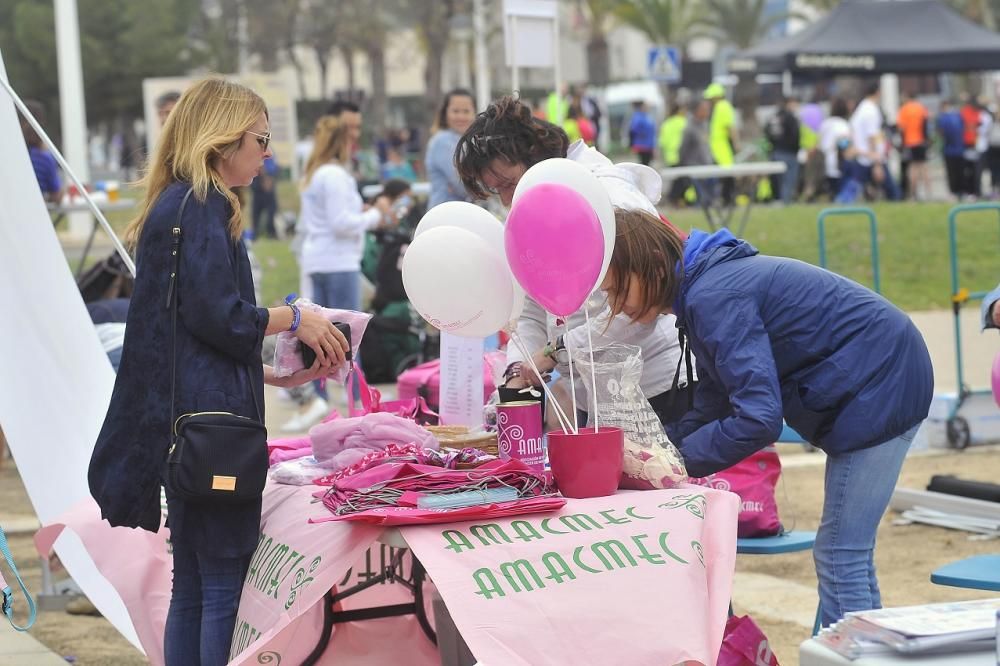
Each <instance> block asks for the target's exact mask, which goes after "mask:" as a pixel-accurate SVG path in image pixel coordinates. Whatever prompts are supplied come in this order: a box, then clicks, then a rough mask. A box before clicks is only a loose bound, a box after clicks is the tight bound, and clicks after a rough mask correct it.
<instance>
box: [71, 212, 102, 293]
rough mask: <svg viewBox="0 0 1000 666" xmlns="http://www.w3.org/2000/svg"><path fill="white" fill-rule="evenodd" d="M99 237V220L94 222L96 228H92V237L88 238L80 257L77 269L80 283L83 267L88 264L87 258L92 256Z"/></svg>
mask: <svg viewBox="0 0 1000 666" xmlns="http://www.w3.org/2000/svg"><path fill="white" fill-rule="evenodd" d="M96 235H97V220H94V226H92V227H91V228H90V235H89V236H88V237H87V244H86V245H84V246H83V254H81V255H80V263H79V265H77V267H76V279H77V280H78V281H79V279H80V276H81V275H83V267H84V265H85V264H86V263H87V256H88V255H89V254H90V248H91V246H92V245H93V244H94V236H96Z"/></svg>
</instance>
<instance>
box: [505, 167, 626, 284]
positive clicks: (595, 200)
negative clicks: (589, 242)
mask: <svg viewBox="0 0 1000 666" xmlns="http://www.w3.org/2000/svg"><path fill="white" fill-rule="evenodd" d="M542 183H555V184H557V185H565V186H566V187H569V188H570V189H572V190H574V191H575V192H576V193H577V194H580V195H581V196H583V198H584V199H586V200H587V202H588V203H589V204H590V205H591V206H593V208H594V212H596V213H597V217H598V219H599V220H600V221H601V231H602V232H603V233H604V260H603V262H602V263H601V272H600V274H599V275H598V277H597V283H596V284H595V285H594V288H595V289H597V288H598V287H600V286H601V283H602V282H604V276H605V274H607V272H608V264H610V263H611V254H612V253H613V252H614V250H615V229H616V227H615V209H614V206H612V205H611V198H610V197H609V196H608V191H607V190H606V189H605V188H604V186H603V185H602V184H601V181H600V180H598V178H597V176H595V175H594V174H593V173H591V171H590V170H589V169H587V167H585V166H583V165H582V164H577V163H576V162H574V161H573V160H568V159H566V158H564V157H554V158H551V159H547V160H543V161H541V162H539V163H538V164H536V165H534V166H533V167H531V168H530V169H528V170H527V171H525V172H524V175H523V176H521V180H520V181H518V183H517V187H516V188H515V189H514V197H513V203H512V204H511V206H513V204H516V203H517V200H518V199H519V198H520V196H521V195H523V194H524V193H525V192H526V191H528V189H529V188H531V187H534V186H535V185H540V184H542ZM553 251H554V252H558V251H559V249H558V248H553Z"/></svg>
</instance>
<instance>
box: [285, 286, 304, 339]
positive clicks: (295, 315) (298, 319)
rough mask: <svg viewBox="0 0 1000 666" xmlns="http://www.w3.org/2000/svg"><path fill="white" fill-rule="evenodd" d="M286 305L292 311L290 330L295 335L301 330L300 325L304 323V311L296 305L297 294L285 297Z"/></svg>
mask: <svg viewBox="0 0 1000 666" xmlns="http://www.w3.org/2000/svg"><path fill="white" fill-rule="evenodd" d="M285 305H287V306H288V307H290V308H291V309H292V325H291V327H290V328H289V329H288V330H289V331H291V332H293V333H294V332H295V331H297V330H298V329H299V324H301V323H302V311H301V310H299V306H297V305H296V304H295V294H288V296H286V297H285Z"/></svg>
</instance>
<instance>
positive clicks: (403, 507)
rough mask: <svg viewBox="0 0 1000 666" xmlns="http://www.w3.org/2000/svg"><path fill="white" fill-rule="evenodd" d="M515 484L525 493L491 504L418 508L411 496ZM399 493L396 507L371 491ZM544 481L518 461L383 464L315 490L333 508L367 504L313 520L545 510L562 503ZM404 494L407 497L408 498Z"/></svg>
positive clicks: (439, 518)
mask: <svg viewBox="0 0 1000 666" xmlns="http://www.w3.org/2000/svg"><path fill="white" fill-rule="evenodd" d="M501 486H502V487H508V488H516V489H518V490H519V491H521V492H522V493H525V494H526V496H524V497H522V498H521V499H519V500H514V501H510V502H495V503H492V504H481V505H476V506H468V507H462V508H457V509H419V508H417V507H416V506H413V505H412V504H413V502H412V498H413V496H414V495H416V494H418V493H425V492H428V493H433V492H446V491H460V490H464V489H470V490H473V489H478V488H482V487H491V488H497V487H501ZM382 490H389V491H394V492H399V493H402V495H401V496H400V497H399V498H398V500H397V501H396V502H395V506H392V505H389V504H385V503H380V501H379V500H378V499H376V498H373V497H372V495H373V494H376V493H373V491H382ZM553 492H554V491H552V490H551V489H550V488H549V479H548V477H546V476H545V475H542V474H538V473H536V472H535V471H534V470H533V469H532V468H531V467H529V466H528V465H526V464H524V463H523V462H521V461H520V460H516V459H511V460H493V461H490V462H487V463H485V464H483V465H480V466H479V467H477V468H475V469H471V470H453V469H444V468H441V467H435V466H432V465H421V464H417V463H409V462H405V463H386V464H382V465H378V466H376V467H372V468H371V469H367V470H365V471H363V472H360V473H358V474H354V475H352V476H345V477H343V478H340V479H337V480H335V481H334V482H333V487H332V488H330V490H329V491H327V492H325V493H316V496H317V497H322V498H323V504H325V505H326V507H327V508H328V509H330V511H332V512H336V511H340V510H342V509H343V508H344V507H345V506H346V505H348V504H349V503H351V504H355V503H357V504H360V503H361V502H363V503H364V504H365V505H369V506H370V508H368V509H367V510H361V511H352V512H349V513H346V512H345V513H341V514H340V515H336V514H334V515H330V516H323V517H322V518H312V519H311V521H312V522H317V523H318V522H328V521H338V520H348V521H360V522H366V523H371V524H375V525H386V526H387V525H416V524H428V523H445V522H452V521H460V520H475V519H479V518H484V519H485V518H491V517H500V516H514V515H520V514H527V513H544V512H546V511H554V510H556V509H558V508H560V507H562V506H563V505H564V504H565V503H566V501H565V500H564V499H563V498H562V497H560V496H558V495H553V494H552V493H553ZM407 498H409V499H407Z"/></svg>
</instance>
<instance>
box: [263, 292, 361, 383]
mask: <svg viewBox="0 0 1000 666" xmlns="http://www.w3.org/2000/svg"><path fill="white" fill-rule="evenodd" d="M295 305H297V306H298V307H299V309H301V310H312V311H313V312H319V313H320V314H322V315H323V316H324V317H326V319H327V320H329V321H332V322H336V323H342V324H347V325H348V326H350V327H351V355H352V357H357V354H358V349H359V348H360V347H361V338H363V337H364V335H365V330H366V329H367V328H368V322H369V321H371V318H372V315H371V314H369V313H367V312H355V311H353V310H338V309H336V308H324V307H320V306H319V305H316V304H315V303H313V302H311V301H308V300H306V299H304V298H300V299H299V300H297V301H295ZM351 367H352V366H351V364H350V363H345V364H343V365H341V366H338V367H337V368H336V369H335V370H334V371H333V372H332V373H330V375H329V378H330V379H332V380H333V381H336V382H338V383H343V382H345V381H346V380H347V375H348V373H349V372H350V371H351ZM304 369H305V365H304V364H303V363H302V354H301V353H300V352H299V339H298V338H297V337H296V336H295V334H294V333H292V332H291V331H283V332H281V333H278V340H277V342H276V343H275V348H274V376H275V377H287V376H289V375H291V374H292V373H294V372H298V371H299V370H304Z"/></svg>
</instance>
